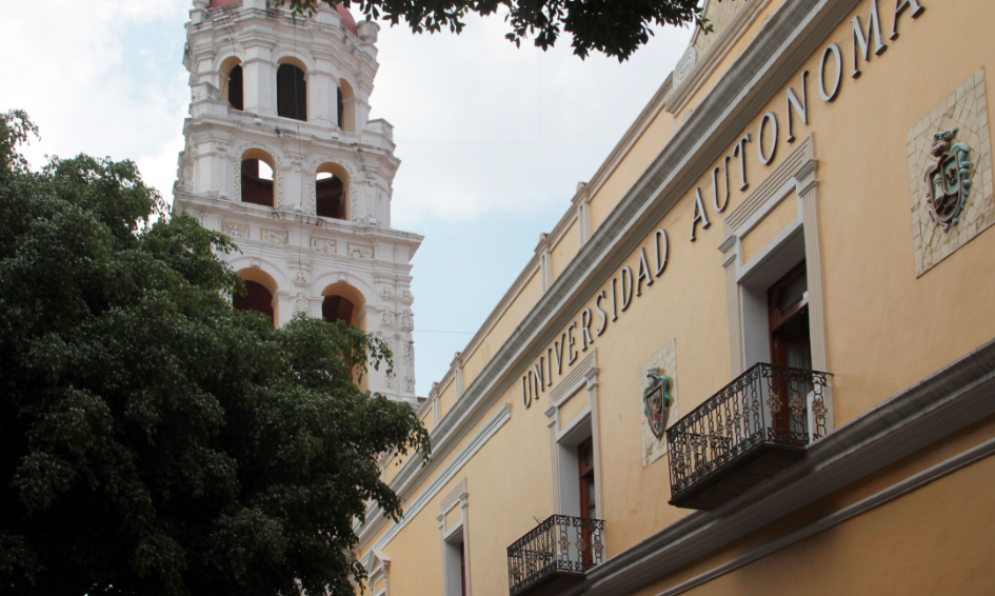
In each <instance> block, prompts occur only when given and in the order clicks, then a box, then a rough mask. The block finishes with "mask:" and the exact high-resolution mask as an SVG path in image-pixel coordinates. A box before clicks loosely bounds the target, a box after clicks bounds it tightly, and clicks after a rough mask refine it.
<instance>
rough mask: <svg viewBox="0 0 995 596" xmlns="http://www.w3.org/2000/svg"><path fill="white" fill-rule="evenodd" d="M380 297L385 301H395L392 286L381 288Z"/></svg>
mask: <svg viewBox="0 0 995 596" xmlns="http://www.w3.org/2000/svg"><path fill="white" fill-rule="evenodd" d="M380 296H381V297H382V298H383V299H384V300H393V299H394V288H392V287H390V286H380Z"/></svg>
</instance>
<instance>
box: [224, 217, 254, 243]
mask: <svg viewBox="0 0 995 596" xmlns="http://www.w3.org/2000/svg"><path fill="white" fill-rule="evenodd" d="M221 233H222V234H224V235H226V236H228V237H229V238H236V239H242V238H248V237H249V226H248V224H240V223H232V222H230V221H223V222H221Z"/></svg>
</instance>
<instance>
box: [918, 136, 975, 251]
mask: <svg viewBox="0 0 995 596" xmlns="http://www.w3.org/2000/svg"><path fill="white" fill-rule="evenodd" d="M958 132H959V129H957V128H955V129H953V130H944V131H942V132H938V133H936V134H935V135H933V145H932V147H930V150H929V153H930V155H932V156H933V157H934V158H935V159H936V162H935V163H933V164H931V167H930V168H929V169H928V170H926V174H925V176H924V178H925V180H926V206H927V207H928V208H929V215H930V217H932V218H933V221H935V222H936V223H937V224H938V225H940V226H941V227H942V228H943V229H944V231H946V230H949V229H950V226H952V225H953V226H955V225H957V224H958V223H959V219H958V218H959V216H960V214H961V212H962V211H963V210H964V205H965V204H966V203H967V196H968V194H969V193H970V192H971V161H970V159H969V157H970V154H971V149H970V148H969V147H968V146H967V145H966V144H964V143H953V140H954V139H955V138H956V137H957V133H958Z"/></svg>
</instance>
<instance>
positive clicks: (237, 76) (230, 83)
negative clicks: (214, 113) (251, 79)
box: [220, 56, 245, 110]
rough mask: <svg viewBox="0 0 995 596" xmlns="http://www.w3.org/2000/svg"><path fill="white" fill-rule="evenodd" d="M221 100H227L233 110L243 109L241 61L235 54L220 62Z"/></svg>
mask: <svg viewBox="0 0 995 596" xmlns="http://www.w3.org/2000/svg"><path fill="white" fill-rule="evenodd" d="M220 83H221V101H227V102H228V105H229V106H231V107H232V108H233V109H235V110H243V109H245V100H244V92H243V89H244V87H243V83H242V61H241V60H240V59H239V58H238V57H237V56H232V57H230V58H226V59H225V61H224V62H222V63H221V81H220Z"/></svg>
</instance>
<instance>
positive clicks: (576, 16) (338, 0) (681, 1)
mask: <svg viewBox="0 0 995 596" xmlns="http://www.w3.org/2000/svg"><path fill="white" fill-rule="evenodd" d="M276 1H277V4H280V5H282V4H289V5H290V6H291V8H293V9H294V10H295V11H297V12H298V13H313V12H314V11H315V7H316V6H317V5H318V3H319V2H324V3H326V4H330V5H332V6H337V5H339V4H343V5H345V6H346V7H349V6H350V5H351V4H357V5H358V6H359V10H360V12H361V13H362V14H364V15H365V16H366V18H367V19H370V18H372V19H379V18H383V19H386V20H387V21H389V22H390V24H391V25H392V26H393V25H397V24H398V23H400V22H401V20H402V19H403V20H404V21H405V22H406V23H407V24H408V26H409V27H411V30H412V31H414V32H415V33H422V32H426V31H427V32H429V33H436V32H439V31H442V30H443V29H445V28H448V29H449V30H450V31H452V32H453V33H459V32H460V31H462V30H463V27H464V26H465V23H463V18H464V17H466V15H467V14H468V13H470V12H476V13H479V14H481V15H485V16H486V15H489V14H493V13H495V12H497V11H498V10H499V9H504V11H505V20H506V21H507V22H508V23H509V25H511V31H510V32H509V33H507V34H506V35H505V37H506V38H508V39H509V40H511V41H512V42H514V43H515V45H516V46H521V43H522V40H523V39H525V38H527V37H529V36H532V37H534V39H535V45H536V47H539V48H542V49H543V50H546V49H548V48H550V47H552V46H553V45H554V44H555V43H556V40H557V38H558V37H559V36H560V34H561V32H566V33H569V34H570V35H571V36H572V37H573V42H572V45H573V48H574V54H577V55H578V56H580V57H581V58H586V57H587V56H588V55H589V54H590V53H591V51H592V50H593V51H597V52H602V53H603V54H605V55H607V56H613V57H615V58H618V61H619V62H622V61H624V60H627V59H628V58H629V56H631V55H632V53H633V52H635V51H636V50H637V49H639V46H642V45H645V44H646V43H647V42H649V38H650V36H651V35H653V31H652V30H651V29H650V27H652V26H653V25H674V26H680V25H687V24H693V25H695V26H697V27H701V28H702V29H704V30H706V31H711V27H710V26H709V25H708V22H707V20H706V19H704V18H703V17H702V14H701V7H700V6H699V2H700V0H351V1H350V0H276ZM726 1H727V2H735V1H737V0H726ZM738 1H741V2H746V1H748V0H738Z"/></svg>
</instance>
